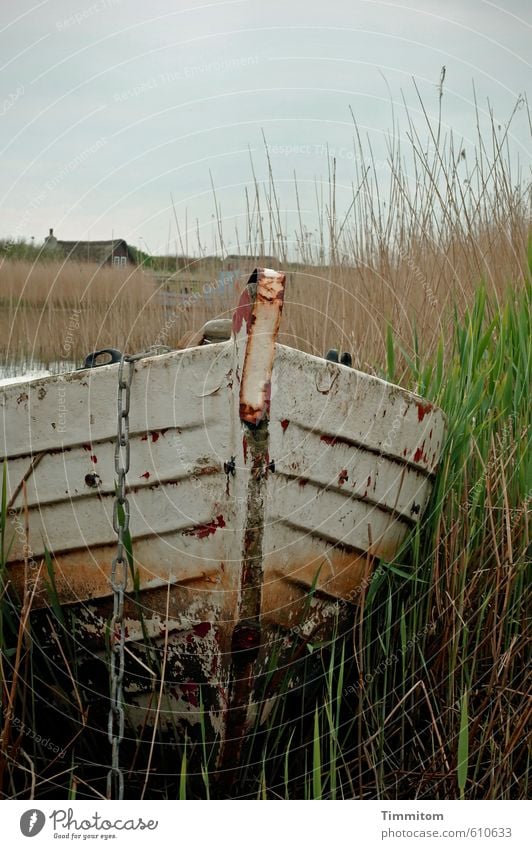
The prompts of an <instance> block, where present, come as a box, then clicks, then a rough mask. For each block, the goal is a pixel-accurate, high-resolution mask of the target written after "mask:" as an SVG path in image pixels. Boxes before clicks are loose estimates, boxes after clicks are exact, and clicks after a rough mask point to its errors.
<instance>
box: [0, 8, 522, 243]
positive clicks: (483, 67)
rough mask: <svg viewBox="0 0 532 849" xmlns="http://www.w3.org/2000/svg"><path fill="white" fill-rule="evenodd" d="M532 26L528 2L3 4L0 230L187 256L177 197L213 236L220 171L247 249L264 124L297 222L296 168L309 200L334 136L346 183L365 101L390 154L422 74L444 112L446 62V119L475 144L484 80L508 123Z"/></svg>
mask: <svg viewBox="0 0 532 849" xmlns="http://www.w3.org/2000/svg"><path fill="white" fill-rule="evenodd" d="M531 22H532V4H531V3H530V2H529V0H504V1H503V2H501V3H499V4H497V3H492V2H487V0H445V2H444V0H407V2H405V3H404V4H402V3H398V2H393V0H388V1H387V2H380V1H379V0H320V2H316V0H307V2H302V0H268V2H264V0H215V2H210V3H208V2H202V0H198V2H194V0H151V2H146V0H43V2H38V3H35V2H32V0H16V2H15V0H2V4H1V9H0V46H1V49H0V65H1V67H2V74H1V77H0V80H1V98H0V150H1V156H0V196H1V202H0V235H2V236H8V235H9V236H14V237H21V236H26V237H28V238H29V237H31V236H34V237H35V239H36V241H41V240H42V239H43V237H44V236H45V235H46V233H47V232H48V228H49V227H54V230H55V234H56V235H57V237H58V238H63V239H78V238H80V239H84V238H91V239H104V238H111V236H112V235H114V237H115V238H116V237H117V236H120V237H123V238H125V239H126V240H127V241H128V242H131V243H132V244H137V245H139V244H140V239H141V237H142V238H143V239H144V244H145V245H147V246H148V248H149V250H150V251H151V252H152V253H157V252H163V251H166V247H167V242H168V237H169V232H170V248H171V250H172V251H174V250H175V238H176V228H175V225H174V223H173V211H172V205H171V195H173V198H174V201H175V205H176V212H177V215H178V218H179V220H180V222H181V224H182V227H183V228H184V223H185V210H187V219H188V223H189V226H190V227H191V229H192V230H193V229H195V225H194V220H195V219H196V218H197V219H198V220H199V224H200V228H201V233H202V239H203V240H204V242H205V244H206V245H207V246H208V245H209V244H210V241H211V233H212V228H213V223H212V222H213V218H212V216H213V212H214V204H213V198H212V190H211V178H210V174H212V179H213V181H214V183H215V186H216V189H217V195H218V200H219V203H220V205H221V208H222V215H223V217H224V219H225V222H226V223H225V230H226V240H227V242H228V243H230V244H229V250H230V251H231V250H232V249H233V248H235V244H234V241H231V240H232V236H231V231H232V230H234V224H233V221H240V223H242V220H243V216H244V215H245V199H244V188H245V186H246V185H249V184H250V181H251V170H250V162H249V149H251V150H252V151H253V158H254V162H255V167H256V171H257V175H258V176H259V178H262V177H264V175H265V173H266V162H265V156H264V146H263V140H262V131H264V134H265V136H266V140H267V143H268V145H269V146H270V151H271V159H272V165H273V169H274V172H275V176H276V180H277V182H278V187H279V192H280V199H281V204H282V206H283V209H284V210H286V212H285V220H286V222H287V227H288V229H290V228H291V226H292V216H293V213H292V212H291V210H292V209H293V207H294V197H293V191H292V188H291V180H292V175H293V171H294V170H296V171H297V176H298V179H299V180H300V181H301V185H302V202H303V205H304V206H305V207H306V208H307V207H308V208H309V209H310V208H311V206H312V204H311V196H312V194H313V192H311V191H310V187H312V185H313V180H314V179H315V178H318V179H319V178H320V177H325V176H326V174H327V151H326V145H327V144H328V145H329V152H331V151H333V153H334V154H335V156H336V159H337V162H338V180H339V183H340V194H341V191H342V186H344V185H345V187H346V189H345V191H346V193H347V192H348V187H350V182H351V179H352V176H353V173H352V172H353V163H352V157H353V147H352V144H353V124H352V118H351V114H350V108H351V109H352V111H353V114H354V116H355V118H356V120H357V122H358V124H359V126H360V128H361V129H362V130H363V131H364V132H367V134H368V136H369V138H370V140H371V142H372V144H373V146H374V148H375V151H376V155H377V157H378V156H380V155H382V151H383V140H384V134H385V133H386V132H387V131H389V130H390V128H391V126H392V119H391V107H390V96H391V98H392V99H393V101H394V102H395V103H396V105H397V107H398V108H399V106H400V103H401V93H403V95H404V97H405V99H406V100H407V102H408V104H409V105H410V106H411V108H412V110H413V114H414V116H417V115H419V104H418V101H417V98H416V94H415V90H414V86H413V84H412V77H414V78H415V79H416V81H417V84H418V87H419V90H420V92H421V94H422V96H423V99H424V102H425V104H426V106H427V109H428V111H429V112H430V113H431V114H432V115H436V114H437V107H438V88H437V85H438V81H439V79H440V72H441V68H442V66H443V65H445V67H446V75H445V83H444V98H443V115H444V122H445V126H446V127H447V128H452V129H453V130H454V132H455V133H456V134H457V136H459V137H461V136H463V137H464V144H465V145H466V146H467V145H468V144H470V143H472V141H473V136H474V131H475V115H474V110H473V106H472V97H473V88H472V81H473V80H474V83H475V87H476V91H477V96H478V100H479V103H480V105H481V107H482V110H483V111H484V112H486V103H487V100H488V99H489V101H490V102H491V104H492V106H493V109H494V112H495V116H496V119H497V120H498V121H500V122H501V123H504V122H505V121H506V119H507V118H508V116H509V114H510V112H511V111H512V108H513V106H514V104H515V101H516V100H517V98H518V96H519V95H520V94H522V93H524V92H526V90H527V88H529V82H530V62H531V59H532V56H531V45H532V38H531V32H530V28H531V27H530V25H531ZM388 86H389V88H388ZM416 120H417V119H416ZM402 125H403V129H406V126H405V122H404V121H403V122H402ZM528 133H529V130H528V123H527V119H526V110H524V109H522V110H520V111H519V112H518V113H517V115H516V120H515V122H514V124H513V125H512V133H511V138H510V141H511V144H512V147H513V149H514V151H515V155H516V156H517V153H519V156H520V158H521V161H522V162H523V163H526V164H527V165H528V163H529V162H530V144H529V143H530V139H529V135H528ZM307 189H308V191H307ZM349 191H350V189H349ZM346 198H347V194H346ZM308 215H309V216H312V213H311V212H309V213H308ZM235 249H236V248H235Z"/></svg>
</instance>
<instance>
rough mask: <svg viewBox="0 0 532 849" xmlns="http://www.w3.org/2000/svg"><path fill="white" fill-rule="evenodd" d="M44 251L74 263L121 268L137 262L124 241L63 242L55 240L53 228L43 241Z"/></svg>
mask: <svg viewBox="0 0 532 849" xmlns="http://www.w3.org/2000/svg"><path fill="white" fill-rule="evenodd" d="M44 249H45V250H48V251H55V252H57V253H60V254H62V255H63V256H64V257H65V258H66V259H72V260H75V261H76V262H93V263H96V265H100V266H103V265H113V266H115V267H117V268H123V267H125V266H127V265H136V264H137V261H136V258H135V255H134V253H133V251H132V250H131V248H130V247H129V246H128V244H127V242H126V241H125V240H124V239H110V240H109V241H100V242H64V241H62V240H60V239H56V237H55V236H54V231H53V228H50V233H49V235H48V236H46V238H45V240H44Z"/></svg>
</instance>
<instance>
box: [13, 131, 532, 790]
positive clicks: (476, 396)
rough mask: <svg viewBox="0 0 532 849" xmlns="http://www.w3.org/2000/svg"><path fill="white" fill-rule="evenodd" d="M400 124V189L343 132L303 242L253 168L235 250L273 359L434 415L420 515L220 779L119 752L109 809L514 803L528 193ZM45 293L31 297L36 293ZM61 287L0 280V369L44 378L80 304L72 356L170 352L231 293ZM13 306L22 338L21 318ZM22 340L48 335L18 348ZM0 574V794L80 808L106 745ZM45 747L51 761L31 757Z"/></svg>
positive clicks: (66, 276)
mask: <svg viewBox="0 0 532 849" xmlns="http://www.w3.org/2000/svg"><path fill="white" fill-rule="evenodd" d="M407 118H408V116H407ZM408 126H409V143H410V149H409V152H410V155H411V161H412V163H413V164H412V169H413V170H412V172H411V173H412V174H414V179H413V180H411V179H408V178H407V174H408V172H407V171H405V166H404V159H403V152H402V150H401V148H400V146H399V144H398V143H397V142H396V141H395V140H394V139H395V136H394V137H393V138H391V139H390V146H389V157H390V160H389V161H390V168H389V176H390V180H389V185H388V186H387V187H386V192H385V194H384V195H383V188H382V186H381V185H379V184H378V183H377V182H376V178H374V177H372V171H371V168H370V165H371V157H370V152H368V151H367V150H364V149H363V146H362V143H361V141H360V138H359V136H358V133H357V130H356V127H355V128H354V133H355V143H356V144H359V145H360V157H358V159H357V162H358V163H361V162H367V163H368V168H369V170H367V169H365V167H364V166H362V165H360V164H359V165H357V166H356V173H355V174H354V177H353V187H354V188H353V204H352V206H351V207H349V208H348V210H347V212H346V213H344V215H343V216H340V215H339V214H338V213H337V212H336V210H337V208H338V207H337V201H336V186H335V173H334V163H331V171H330V173H329V175H328V180H327V182H326V186H325V189H324V192H323V193H322V194H323V195H324V197H322V200H321V201H320V203H318V206H317V216H318V222H319V228H318V234H319V235H318V237H317V238H314V237H312V238H311V237H309V235H308V231H306V230H305V228H304V227H303V225H302V226H301V229H300V230H299V232H296V233H295V234H292V235H289V234H284V236H282V237H280V236H279V233H282V229H281V228H280V227H279V226H278V224H279V220H280V219H279V215H280V209H281V208H282V203H281V201H280V199H279V191H278V190H276V188H275V181H274V175H273V173H272V170H271V165H270V166H269V172H268V173H269V177H268V179H266V180H265V181H264V182H263V183H260V182H259V181H255V183H253V185H252V186H251V188H250V190H249V192H248V193H247V195H246V203H247V210H248V217H247V225H246V234H245V236H243V237H242V244H245V245H246V250H247V253H248V256H249V263H250V267H252V264H253V262H254V261H255V259H256V258H257V257H260V256H264V255H267V254H269V255H277V256H279V258H280V259H281V261H283V264H284V265H285V267H286V268H287V270H288V276H289V280H288V288H287V298H288V302H287V305H286V316H285V319H284V321H283V328H282V336H281V341H282V342H285V343H288V344H291V345H294V346H296V347H301V348H303V349H305V350H307V351H310V352H312V353H317V354H322V353H323V352H324V350H325V349H326V348H328V347H338V348H341V349H343V350H352V351H353V352H354V360H355V365H357V366H359V367H362V368H364V369H366V370H370V371H373V372H376V373H378V374H380V375H382V376H384V377H386V378H387V379H389V380H392V381H394V382H397V383H400V384H401V385H403V386H405V387H406V388H410V389H413V390H416V391H418V392H420V393H422V394H423V395H425V396H426V397H427V398H429V399H430V400H432V401H433V402H435V403H437V404H438V405H440V406H441V407H442V408H443V410H444V411H445V413H446V414H447V417H448V433H447V437H446V444H445V446H444V452H443V456H442V461H441V465H440V472H439V476H438V479H437V484H436V487H435V490H434V493H433V497H432V500H431V504H430V508H429V510H428V511H427V513H426V515H425V517H424V519H423V521H422V523H421V525H420V526H418V528H417V529H416V531H415V532H414V533H413V535H412V536H411V537H410V538H409V539H408V540H407V542H406V543H405V545H404V546H403V547H402V549H401V551H400V552H399V554H398V555H397V557H396V558H395V560H394V561H393V562H389V563H386V562H381V563H380V564H378V565H377V567H376V569H375V571H374V575H373V578H372V580H371V581H370V582H369V583H368V585H367V586H366V587H365V589H364V590H363V592H362V593H361V595H360V599H359V603H358V604H357V606H356V608H355V609H354V611H353V623H352V629H351V630H350V631H349V633H347V634H338V635H337V638H336V639H334V640H331V641H330V643H329V644H327V645H325V646H313V645H309V646H308V655H307V657H306V660H305V665H306V668H305V674H304V675H303V683H302V684H301V685H299V686H297V687H290V686H289V681H288V680H287V681H285V682H284V690H283V687H282V688H281V691H282V694H281V697H280V698H279V699H278V700H277V701H276V703H275V705H274V707H273V710H272V711H271V713H270V715H269V717H268V719H267V721H266V723H265V724H264V725H262V726H260V727H259V726H257V728H256V729H254V731H253V733H251V734H250V735H249V738H248V740H247V741H246V745H245V750H244V754H243V758H242V763H241V765H240V767H239V770H238V775H237V777H236V781H234V782H232V783H230V784H226V785H224V783H223V781H221V782H220V781H216V780H215V778H214V774H213V764H212V753H210V751H209V749H208V746H207V744H206V743H205V742H204V743H203V744H200V745H199V746H198V745H196V746H195V747H194V746H192V745H191V744H190V743H187V742H184V743H183V742H181V743H177V742H176V745H175V747H172V751H171V753H170V758H169V761H167V762H166V763H165V762H163V761H159V762H158V763H156V764H154V763H153V762H150V761H148V762H147V763H146V762H144V763H143V761H142V758H141V756H140V755H139V752H138V751H133V752H131V751H128V754H127V758H128V760H127V763H126V764H125V768H126V788H127V794H128V795H129V796H130V797H131V798H138V797H140V796H142V795H143V794H144V795H145V796H149V797H151V798H168V799H175V798H214V797H217V796H221V797H223V798H237V797H246V798H260V799H274V798H302V799H310V798H321V799H331V798H336V799H339V798H373V799H381V800H385V799H397V798H402V799H426V798H431V799H454V798H467V799H502V798H505V799H506V798H509V799H515V798H527V795H528V793H529V783H528V782H529V767H530V752H529V749H528V747H527V739H528V737H529V734H530V719H531V715H532V714H531V703H530V696H529V689H528V685H527V678H526V671H527V661H529V660H530V645H531V643H530V636H531V633H530V628H529V622H528V619H527V610H529V605H530V590H529V579H530V528H529V508H530V495H531V481H532V474H531V472H532V468H531V465H532V461H531V453H530V423H531V422H530V415H531V413H530V400H529V398H530V385H531V368H532V327H531V299H532V288H531V277H532V247H531V246H532V241H531V238H530V187H529V185H528V184H526V183H524V182H523V180H522V178H521V175H519V174H518V175H517V176H516V175H515V174H514V173H513V170H512V169H513V166H512V159H511V157H510V154H509V153H508V150H507V146H508V145H507V141H508V128H504V130H503V131H502V132H499V131H498V130H497V129H496V128H495V127H492V133H491V136H490V138H489V139H482V138H480V137H479V140H478V145H477V150H476V152H475V153H474V154H471V153H468V155H467V158H466V160H465V161H464V157H463V156H462V149H461V147H455V146H454V143H453V140H452V138H450V137H445V136H444V134H443V133H442V132H441V127H440V125H439V124H438V123H436V124H435V125H434V126H433V125H432V124H431V123H430V121H428V118H427V137H428V140H429V142H432V145H428V144H426V140H423V142H422V141H421V140H420V138H419V136H418V135H417V133H416V131H415V130H414V127H413V125H412V124H411V123H410V124H409V125H408ZM429 150H431V151H432V152H431V153H428V152H427V151H429ZM384 197H386V205H384ZM215 206H216V210H217V211H218V209H219V207H218V204H217V203H216V205H215ZM265 222H266V223H265ZM219 223H220V231H219V232H220V237H219V239H220V244H219V246H218V247H219V250H220V252H221V253H222V254H223V251H224V244H223V221H221V220H220V222H219ZM295 251H297V253H298V257H297V261H296V260H295V259H294V252H295ZM45 274H46V275H48V277H47V278H46V279H47V280H48V284H46V283H45V282H41V283H37V279H40V278H39V275H42V280H43V281H44V280H45V277H44V275H45ZM76 274H79V276H78V277H76V275H75V274H74V271H73V269H72V267H71V266H69V267H67V266H66V265H65V266H62V267H61V268H58V267H56V266H52V265H50V266H49V267H47V268H46V269H43V268H41V266H38V265H33V266H31V267H30V266H28V265H23V264H22V263H20V264H18V263H15V262H11V261H10V262H5V263H4V265H3V266H2V267H1V268H0V283H1V285H2V290H1V291H2V299H3V300H2V317H1V321H2V322H3V323H4V324H3V331H4V333H3V339H4V347H3V355H4V356H5V357H13V356H15V355H16V356H22V355H23V354H24V356H26V355H27V354H28V352H29V353H30V354H31V355H32V356H34V357H35V356H37V355H36V354H35V352H36V351H38V357H39V359H41V360H44V361H47V358H49V359H57V355H56V353H55V352H54V351H55V348H54V344H55V345H56V344H57V339H58V337H60V334H61V332H62V329H64V327H65V326H68V325H65V321H67V318H66V316H67V314H68V311H69V310H72V309H77V308H78V307H79V305H80V303H82V304H83V311H84V312H83V317H84V318H83V321H81V322H80V330H79V334H78V335H77V336H75V339H74V341H73V343H72V359H80V358H82V357H83V356H84V354H85V353H86V351H87V350H88V349H92V348H95V347H102V346H103V345H107V344H113V345H115V346H117V347H123V348H125V349H127V350H130V351H131V350H135V349H139V348H144V347H146V346H147V345H149V344H154V343H159V344H169V345H171V346H174V345H178V344H179V343H180V342H181V341H182V338H183V337H184V336H186V334H188V333H189V332H190V331H192V330H195V329H197V328H198V327H199V326H201V324H202V323H203V321H204V320H205V319H206V318H211V317H214V315H216V314H218V315H222V314H224V312H227V310H229V309H230V308H231V307H232V306H233V305H234V293H232V292H228V291H225V290H224V291H219V290H218V291H217V290H216V289H214V291H211V292H210V293H209V297H203V296H201V293H200V296H199V297H194V298H193V299H192V300H191V303H190V304H189V306H188V308H186V309H177V310H173V311H170V312H169V313H168V311H164V310H162V308H161V306H160V304H157V303H156V299H154V298H153V297H152V295H153V288H152V289H151V290H150V291H148V289H147V288H146V281H145V279H144V278H142V276H141V275H140V272H138V271H137V272H135V273H134V274H133V275H131V276H129V275H128V274H127V273H126V274H123V275H122V276H120V277H118V276H117V275H116V272H98V273H96V272H95V271H91V272H89V270H88V269H87V268H85V269H82V270H81V271H79V272H76ZM91 274H92V277H91ZM33 275H36V277H35V280H34V283H33V285H32V286H30V285H29V280H30V279H31V278H32V277H33ZM76 280H77V282H73V281H76ZM56 281H57V282H56ZM59 281H61V282H60V284H59ZM117 281H121V282H119V283H117ZM52 283H53V285H52ZM88 283H89V285H88V288H87V284H88ZM47 285H48V288H47ZM9 287H11V288H9ZM89 290H90V291H91V294H90V296H89ZM110 292H112V293H117V294H116V295H115V294H113V296H112V297H111V296H110ZM205 294H206V293H205V292H204V293H203V295H205ZM85 297H86V298H87V300H86V301H85ZM135 298H137V300H136V301H135ZM32 299H33V300H32ZM53 302H55V305H56V307H59V309H60V315H61V320H62V324H61V323H60V324H59V325H58V323H57V316H56V318H55V319H54V318H53V316H54V312H53V307H52V303H53ZM133 304H136V306H135V307H134V306H133ZM31 310H34V311H35V312H36V313H38V314H39V315H40V316H41V323H40V324H39V323H38V318H37V316H35V317H34V318H33V319H31V320H30V319H29V317H28V316H29V314H30V313H31ZM91 310H92V312H91ZM61 311H62V312H61ZM25 313H27V316H26V318H24V321H26V322H27V323H26V324H24V323H23V319H22V316H24V315H25ZM43 316H45V317H46V321H44V319H43V318H42V317H43ZM31 321H34V322H35V323H34V324H31ZM17 322H18V324H17ZM28 322H29V323H28ZM46 327H49V328H50V330H49V333H50V338H49V339H48V340H45V338H44V336H43V339H42V341H40V340H39V338H38V337H39V336H40V334H41V333H44V329H45V328H46ZM11 328H12V332H11V330H10V329H11ZM23 328H25V329H24V331H23ZM9 332H11V336H9ZM6 333H7V334H8V335H7V336H6ZM28 333H31V335H30V336H29V337H28V335H27V334H28ZM28 338H29V339H31V346H30V347H28V345H27V339H28ZM6 339H9V342H8V343H6ZM39 346H41V347H39ZM5 510H6V503H5V496H4V501H3V509H2V511H1V515H2V525H1V528H0V530H1V535H0V536H1V552H2V564H4V563H5V554H6V551H7V548H8V546H9V542H10V541H9V540H8V539H7V538H6V535H5ZM133 548H134V542H133ZM43 568H46V564H43ZM0 573H1V575H2V582H3V583H2V589H1V605H0V610H1V620H0V640H1V641H2V642H1V648H2V655H1V662H2V666H1V670H0V671H1V683H2V709H3V719H2V721H3V726H2V738H1V743H2V745H1V752H0V791H1V793H2V795H3V796H5V797H17V798H30V797H31V798H38V797H46V796H48V797H57V796H58V795H61V796H63V797H69V798H74V797H79V798H84V797H90V798H98V797H99V796H100V795H102V794H104V793H105V774H106V769H107V766H108V763H109V760H108V759H109V749H108V746H107V744H106V743H105V739H104V735H103V736H102V734H101V733H99V734H98V733H97V732H96V731H95V729H93V728H92V727H91V718H90V714H89V713H87V705H86V704H85V703H84V700H83V694H82V693H81V692H79V691H78V689H77V688H76V685H75V682H76V676H75V668H76V649H75V645H69V643H68V623H65V622H64V620H63V614H62V611H61V609H60V608H59V607H58V606H57V604H56V603H54V600H53V593H52V599H51V607H50V618H51V621H53V622H54V624H55V627H56V628H57V631H58V633H60V634H62V635H63V636H64V650H65V655H66V658H67V660H68V664H67V667H68V669H69V670H70V673H69V674H70V678H69V679H68V680H65V679H64V678H62V679H61V678H58V676H57V672H56V670H55V669H54V668H52V667H51V666H50V664H49V660H48V659H47V657H46V653H45V652H42V651H41V650H40V647H39V640H38V637H37V635H36V634H35V633H33V632H32V624H31V619H30V618H29V617H28V616H27V613H28V609H29V603H30V600H29V599H26V604H25V605H24V606H23V609H22V613H21V610H20V606H17V605H16V604H15V603H14V601H13V600H12V599H11V598H10V596H9V592H8V574H7V572H6V569H5V566H4V565H2V569H1V572H0ZM51 705H55V707H51ZM50 728H52V729H53V734H54V739H55V740H57V741H58V744H59V745H60V747H61V751H60V752H59V753H57V754H55V753H54V754H51V752H50V747H49V742H45V743H43V742H42V736H43V734H44V733H46V734H47V737H52V734H51V732H50V730H49V729H50ZM45 729H48V730H47V732H46V731H45ZM36 731H39V732H40V734H41V739H40V740H37V739H36V733H35V732H36Z"/></svg>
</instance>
